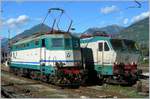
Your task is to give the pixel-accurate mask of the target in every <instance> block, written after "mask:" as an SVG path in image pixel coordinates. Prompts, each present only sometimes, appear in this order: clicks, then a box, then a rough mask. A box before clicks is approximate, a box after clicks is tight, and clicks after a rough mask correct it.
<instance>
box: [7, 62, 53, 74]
mask: <svg viewBox="0 0 150 99" xmlns="http://www.w3.org/2000/svg"><path fill="white" fill-rule="evenodd" d="M10 67H11V68H22V69H32V70H36V71H42V72H43V73H45V74H54V73H55V69H54V67H52V66H41V65H32V64H16V63H11V64H10Z"/></svg>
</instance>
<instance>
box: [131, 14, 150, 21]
mask: <svg viewBox="0 0 150 99" xmlns="http://www.w3.org/2000/svg"><path fill="white" fill-rule="evenodd" d="M149 14H150V13H149V11H147V12H143V13H141V14H140V15H137V16H134V17H133V18H132V19H131V22H137V21H139V20H142V19H144V18H146V17H148V16H149Z"/></svg>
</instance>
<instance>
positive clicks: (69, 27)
mask: <svg viewBox="0 0 150 99" xmlns="http://www.w3.org/2000/svg"><path fill="white" fill-rule="evenodd" d="M53 11H59V12H60V14H59V15H58V16H56V17H55V18H54V17H53V16H52V14H51V13H52V12H53ZM49 14H51V15H50V16H51V17H53V24H52V26H51V27H52V29H51V31H50V33H53V32H54V27H55V25H56V28H57V30H58V31H60V27H59V23H60V19H61V17H62V16H63V15H65V16H66V17H67V18H68V19H69V20H71V21H70V24H69V26H68V29H67V31H66V32H69V30H70V29H71V26H72V22H73V21H72V19H71V18H70V17H69V15H67V14H66V12H65V11H64V10H63V9H61V8H50V9H48V12H47V14H46V16H45V18H44V20H43V22H42V23H41V25H43V24H44V22H45V20H46V18H47V17H48V15H49ZM41 28H42V27H41ZM41 30H42V29H41ZM41 32H42V31H41Z"/></svg>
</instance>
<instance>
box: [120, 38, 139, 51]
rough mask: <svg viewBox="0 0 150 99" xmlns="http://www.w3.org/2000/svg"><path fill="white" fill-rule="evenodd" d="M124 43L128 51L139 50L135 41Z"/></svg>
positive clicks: (125, 41)
mask: <svg viewBox="0 0 150 99" xmlns="http://www.w3.org/2000/svg"><path fill="white" fill-rule="evenodd" d="M123 41H124V44H125V46H126V47H127V48H128V50H137V48H136V46H135V42H134V41H132V40H123Z"/></svg>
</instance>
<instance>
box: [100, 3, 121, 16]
mask: <svg viewBox="0 0 150 99" xmlns="http://www.w3.org/2000/svg"><path fill="white" fill-rule="evenodd" d="M118 10H119V9H118V7H117V6H115V5H112V6H109V7H104V8H101V10H100V11H101V13H102V14H109V13H112V12H116V11H118Z"/></svg>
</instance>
